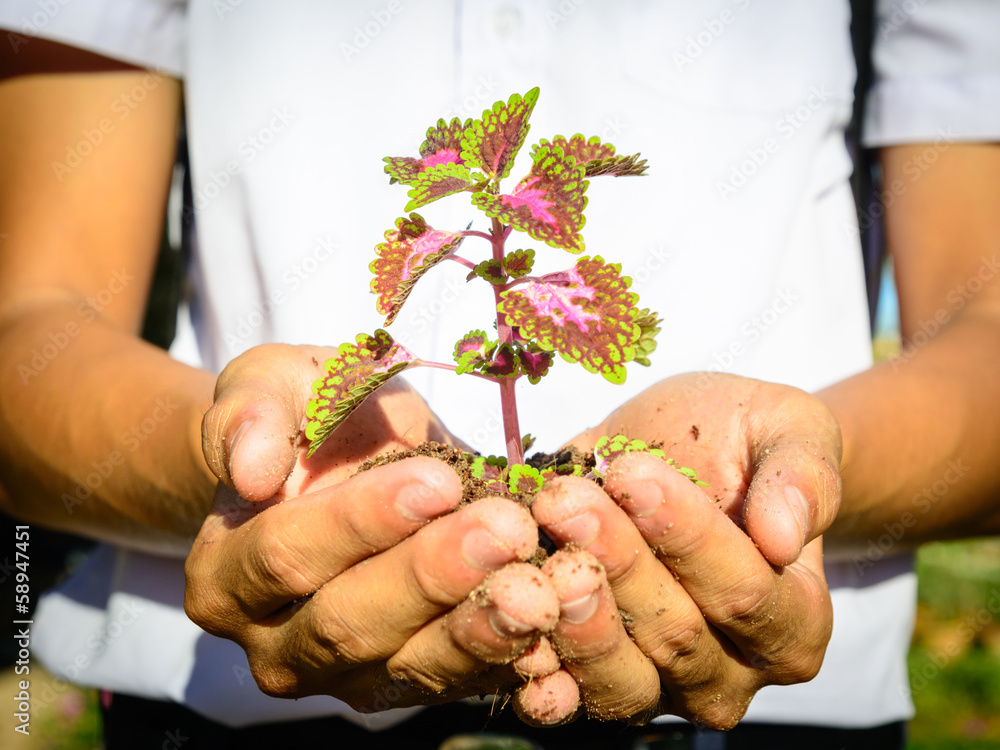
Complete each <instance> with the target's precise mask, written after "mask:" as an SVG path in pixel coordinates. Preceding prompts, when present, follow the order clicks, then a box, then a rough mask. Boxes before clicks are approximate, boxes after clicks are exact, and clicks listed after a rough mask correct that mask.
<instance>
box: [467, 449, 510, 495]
mask: <svg viewBox="0 0 1000 750" xmlns="http://www.w3.org/2000/svg"><path fill="white" fill-rule="evenodd" d="M506 469H507V459H506V458H504V457H503V456H475V457H474V458H473V459H472V461H471V462H470V463H469V474H471V475H472V477H473V478H474V479H478V480H479V481H480V482H482V483H483V485H484V488H485V490H486V491H487V492H493V493H496V494H505V493H506V492H507V482H505V481H504V474H506Z"/></svg>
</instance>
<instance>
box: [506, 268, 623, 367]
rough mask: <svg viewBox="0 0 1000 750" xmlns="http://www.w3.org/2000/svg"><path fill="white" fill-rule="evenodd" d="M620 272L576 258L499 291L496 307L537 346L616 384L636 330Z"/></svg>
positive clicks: (618, 269)
mask: <svg viewBox="0 0 1000 750" xmlns="http://www.w3.org/2000/svg"><path fill="white" fill-rule="evenodd" d="M620 270H621V267H620V266H619V265H617V264H605V263H604V260H603V258H601V257H600V256H595V257H593V258H586V257H585V258H580V260H578V261H577V263H576V265H575V266H573V268H571V269H569V270H568V271H563V272H560V273H558V274H550V275H548V276H543V277H542V278H541V279H539V280H538V281H532V282H530V283H526V284H523V285H521V286H517V287H515V288H514V289H510V290H508V291H506V292H503V293H502V294H501V297H502V301H501V304H500V310H501V311H502V312H503V313H504V315H506V316H507V321H508V322H509V323H510V324H511V325H514V326H517V327H518V328H519V329H520V334H521V335H523V336H526V337H527V338H528V339H530V340H533V341H534V342H535V343H536V345H537V346H539V347H541V348H542V349H544V350H546V351H555V352H558V353H559V354H560V355H561V356H562V357H563V359H566V360H567V361H569V362H579V363H580V364H582V365H583V366H584V367H585V368H586V369H587V370H589V371H591V372H599V373H601V375H603V376H604V377H605V378H606V379H607V380H610V381H611V382H613V383H621V382H624V380H625V363H626V362H629V361H631V360H632V359H633V358H634V357H635V353H636V347H635V343H636V341H637V340H638V338H639V336H640V333H641V330H640V328H639V326H638V325H637V324H636V322H635V315H636V309H635V302H636V300H637V299H638V296H637V295H636V294H634V293H632V292H630V291H628V287H629V284H630V283H631V281H630V280H629V279H628V278H626V277H622V276H621V275H620Z"/></svg>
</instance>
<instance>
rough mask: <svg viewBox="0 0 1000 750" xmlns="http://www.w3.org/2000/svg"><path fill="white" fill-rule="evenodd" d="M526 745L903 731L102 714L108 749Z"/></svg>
mask: <svg viewBox="0 0 1000 750" xmlns="http://www.w3.org/2000/svg"><path fill="white" fill-rule="evenodd" d="M480 733H486V734H494V735H504V736H507V737H518V738H523V739H525V740H529V741H530V742H531V743H533V744H534V745H535V746H536V747H537V748H541V749H542V750H563V749H564V748H565V749H566V750H569V749H570V748H572V750H591V749H592V750H647V749H648V750H688V749H690V750H802V749H803V748H808V750H897V749H898V750H902V749H903V748H904V747H905V726H904V725H903V724H902V723H897V724H889V725H886V726H883V727H875V728H873V729H833V728H826V727H795V726H771V725H766V724H740V725H739V726H738V727H737V728H736V729H734V730H733V731H731V732H725V733H723V732H707V731H699V730H696V729H694V728H693V727H691V726H689V725H650V726H646V727H628V726H625V725H624V724H620V723H617V722H598V721H592V720H580V721H576V722H574V723H573V724H570V725H568V726H565V727H559V728H556V729H535V728H532V727H529V726H527V725H526V724H523V723H522V722H521V721H520V720H519V719H518V718H517V717H516V716H515V715H514V713H513V712H512V711H511V710H510V709H509V708H508V709H505V710H503V711H499V712H495V715H493V716H491V715H490V711H489V710H488V709H486V708H483V707H480V706H469V705H465V704H462V703H454V704H451V705H447V706H439V707H435V708H433V709H429V710H427V711H422V712H420V713H419V714H417V715H416V716H415V717H414V718H412V719H409V720H407V721H405V722H403V723H402V724H397V725H396V726H394V727H391V728H389V729H386V730H385V731H382V732H369V731H367V730H365V729H364V728H362V727H358V726H356V725H354V724H352V723H350V722H348V721H344V720H343V719H337V718H327V719H311V720H308V721H294V722H287V723H285V722H282V723H278V724H262V725H257V726H252V727H248V728H246V729H229V728H227V727H225V726H223V725H221V724H216V723H215V722H213V721H209V720H208V719H205V718H203V717H201V716H199V715H198V714H196V713H194V712H193V711H190V710H188V709H186V708H184V707H183V706H179V705H177V704H174V703H163V702H160V701H150V700H146V699H144V698H134V697H132V696H129V695H122V694H120V693H119V694H115V695H114V696H113V697H112V699H111V702H110V706H108V707H106V708H105V709H104V737H105V739H104V741H105V750H274V749H275V748H284V747H292V748H298V747H302V748H316V750H322V749H324V748H337V749H338V750H339V749H340V748H363V749H364V750H368V749H369V748H373V749H378V748H392V749H393V750H396V749H397V748H405V749H406V750H438V748H439V747H440V746H441V743H443V742H444V741H445V740H446V739H448V738H449V737H453V736H454V735H461V734H480Z"/></svg>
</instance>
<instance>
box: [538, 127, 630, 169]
mask: <svg viewBox="0 0 1000 750" xmlns="http://www.w3.org/2000/svg"><path fill="white" fill-rule="evenodd" d="M545 146H550V147H553V148H560V149H562V152H563V153H564V154H565V155H566V156H572V157H573V158H574V159H576V162H577V164H586V163H587V162H589V161H599V160H601V159H608V158H610V157H612V156H614V155H615V147H614V146H612V145H611V144H610V143H601V139H600V138H598V137H597V136H596V135H595V136H592V137H591V138H584V137H583V134H582V133H577V134H576V135H574V136H573V137H572V138H567V137H566V136H564V135H557V136H556V137H555V138H553V139H552V141H551V142H549V141H548V140H546V139H545V138H543V139H542V140H541V141H539V142H538V144H536V145H535V146H534V147H533V148H532V149H531V154H532V156H535V155H536V154H537V153H538V150H539V149H540V148H543V147H545Z"/></svg>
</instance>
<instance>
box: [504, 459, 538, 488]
mask: <svg viewBox="0 0 1000 750" xmlns="http://www.w3.org/2000/svg"><path fill="white" fill-rule="evenodd" d="M543 481H544V480H543V479H542V473H541V472H540V471H539V470H538V469H536V468H535V467H534V466H528V465H527V464H514V465H513V466H511V467H510V472H509V473H508V474H507V486H508V487H509V488H510V491H511V493H512V494H514V495H532V494H534V493H536V492H538V491H539V490H541V489H542V484H543Z"/></svg>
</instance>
